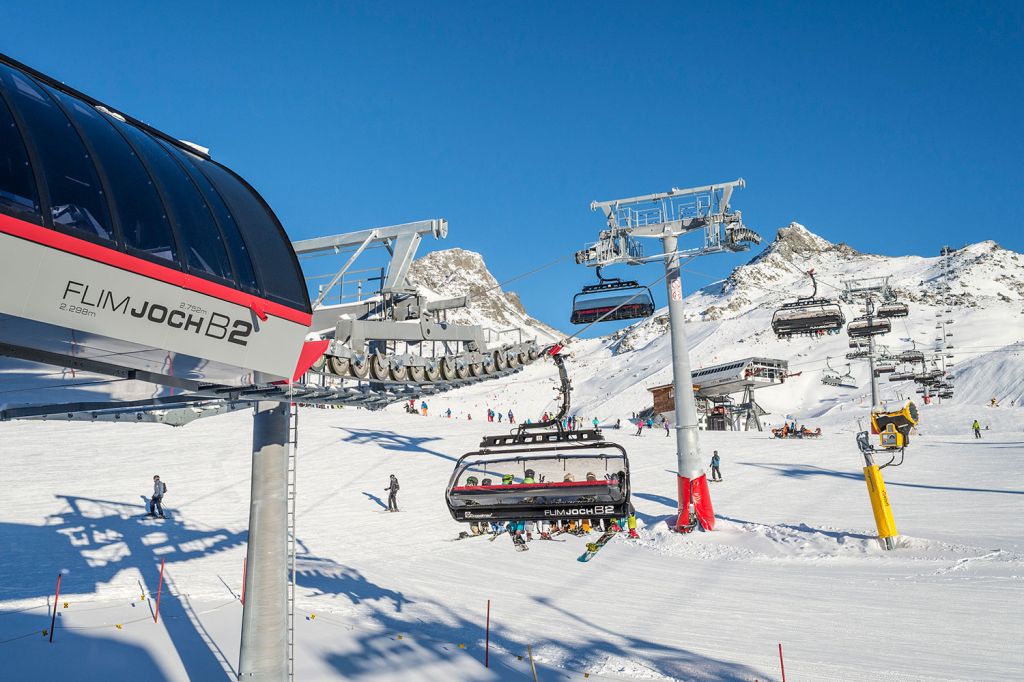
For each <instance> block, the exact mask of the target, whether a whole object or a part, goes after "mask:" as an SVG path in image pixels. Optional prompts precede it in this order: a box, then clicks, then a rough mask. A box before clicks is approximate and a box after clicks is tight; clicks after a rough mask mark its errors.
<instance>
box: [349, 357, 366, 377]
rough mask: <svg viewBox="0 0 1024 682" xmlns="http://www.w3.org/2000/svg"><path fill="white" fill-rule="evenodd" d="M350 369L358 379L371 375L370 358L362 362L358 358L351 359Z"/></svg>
mask: <svg viewBox="0 0 1024 682" xmlns="http://www.w3.org/2000/svg"><path fill="white" fill-rule="evenodd" d="M349 365H350V367H349V371H350V372H351V373H352V376H354V377H355V378H356V379H365V378H367V377H368V376H370V359H369V358H366V359H364V360H363V361H362V362H359V361H357V360H354V359H353V360H350V361H349Z"/></svg>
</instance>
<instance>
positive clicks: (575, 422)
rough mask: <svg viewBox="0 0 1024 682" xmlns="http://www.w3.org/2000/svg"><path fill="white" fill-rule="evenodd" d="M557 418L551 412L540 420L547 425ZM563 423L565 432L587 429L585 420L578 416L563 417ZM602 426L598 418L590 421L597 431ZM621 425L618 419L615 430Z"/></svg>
mask: <svg viewBox="0 0 1024 682" xmlns="http://www.w3.org/2000/svg"><path fill="white" fill-rule="evenodd" d="M555 416H556V415H554V414H551V413H549V412H545V413H544V415H543V416H542V417H541V418H540V420H541V422H542V423H544V424H547V423H549V422H553V421H554V420H555ZM561 423H562V429H563V430H565V431H579V430H580V429H583V428H586V427H585V424H586V422H585V421H583V418H582V417H578V416H576V415H571V416H568V417H562V422H561ZM600 424H601V420H599V419H598V418H597V417H594V418H593V419H591V420H590V426H591V427H592V428H595V429H596V428H598V426H599V425H600ZM620 425H621V422H620V420H618V419H616V420H615V426H614V428H616V429H617V428H619V427H620Z"/></svg>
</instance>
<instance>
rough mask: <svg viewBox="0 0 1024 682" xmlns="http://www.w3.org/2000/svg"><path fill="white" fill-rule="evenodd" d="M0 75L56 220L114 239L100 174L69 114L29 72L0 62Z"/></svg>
mask: <svg viewBox="0 0 1024 682" xmlns="http://www.w3.org/2000/svg"><path fill="white" fill-rule="evenodd" d="M0 79H2V80H3V82H4V88H5V90H6V92H7V95H8V97H9V99H10V102H11V103H12V104H13V106H14V107H15V108H16V109H17V110H18V112H19V113H20V114H21V118H22V120H23V121H24V124H25V127H26V131H25V132H26V134H27V135H28V136H29V137H30V138H31V141H32V144H33V145H34V147H35V150H36V154H37V155H38V158H39V163H40V165H41V166H42V172H43V178H44V179H45V181H46V188H47V191H48V194H49V199H50V216H51V218H52V220H53V223H54V225H58V226H61V227H64V228H69V229H72V230H81V231H83V232H87V233H89V234H91V235H95V236H98V237H100V238H103V239H112V237H113V231H112V229H111V226H110V215H109V212H108V210H107V202H106V198H105V197H104V195H103V189H102V187H101V186H100V181H99V177H98V176H97V174H96V169H95V167H94V166H93V164H92V160H91V159H90V158H89V154H88V152H87V151H86V149H85V145H83V144H82V138H81V137H79V136H78V132H77V131H76V130H75V129H74V127H73V126H72V125H71V122H70V121H69V120H68V118H67V116H65V115H64V113H63V112H62V111H61V110H60V108H59V107H58V106H57V103H56V102H54V101H53V100H52V99H50V97H49V96H48V95H47V94H46V93H45V92H43V90H42V89H41V88H40V87H39V86H38V85H36V83H35V82H34V81H32V80H30V79H29V78H28V77H27V76H25V75H23V74H21V73H18V72H17V71H14V70H13V69H11V68H9V67H8V66H6V65H3V64H0Z"/></svg>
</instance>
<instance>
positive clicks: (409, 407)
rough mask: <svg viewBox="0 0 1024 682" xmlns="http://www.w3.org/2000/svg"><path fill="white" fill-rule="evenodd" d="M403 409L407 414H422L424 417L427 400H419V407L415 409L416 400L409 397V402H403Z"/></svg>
mask: <svg viewBox="0 0 1024 682" xmlns="http://www.w3.org/2000/svg"><path fill="white" fill-rule="evenodd" d="M405 411H406V412H408V413H409V414H422V415H423V416H424V417H426V416H427V401H426V400H422V401H420V407H419V409H418V410H417V409H416V401H415V400H411V399H410V400H409V402H407V403H406V404H405ZM448 412H449V413H450V412H451V410H448Z"/></svg>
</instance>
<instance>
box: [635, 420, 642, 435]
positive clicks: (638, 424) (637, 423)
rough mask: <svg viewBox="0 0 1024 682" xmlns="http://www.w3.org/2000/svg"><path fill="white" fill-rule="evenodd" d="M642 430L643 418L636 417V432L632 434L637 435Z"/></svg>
mask: <svg viewBox="0 0 1024 682" xmlns="http://www.w3.org/2000/svg"><path fill="white" fill-rule="evenodd" d="M643 430H644V420H643V419H637V420H636V433H635V434H633V435H636V436H639V435H640V434H641V433H642V432H643Z"/></svg>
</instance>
